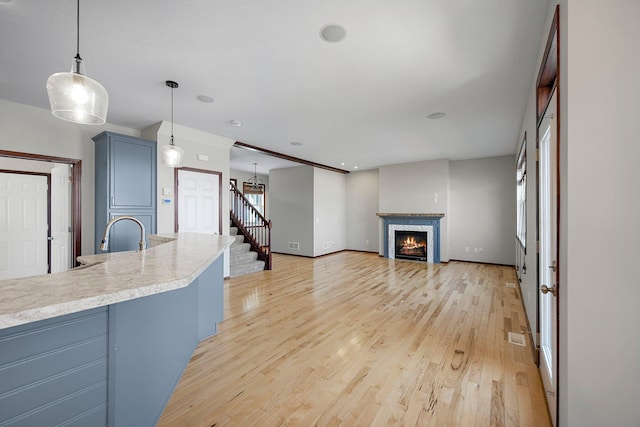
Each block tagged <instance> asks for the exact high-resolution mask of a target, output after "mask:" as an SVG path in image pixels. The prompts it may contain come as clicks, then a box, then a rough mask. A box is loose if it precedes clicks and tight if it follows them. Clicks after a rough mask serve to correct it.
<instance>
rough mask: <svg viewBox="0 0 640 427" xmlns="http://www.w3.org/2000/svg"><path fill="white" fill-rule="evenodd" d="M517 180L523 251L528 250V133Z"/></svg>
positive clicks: (520, 158)
mask: <svg viewBox="0 0 640 427" xmlns="http://www.w3.org/2000/svg"><path fill="white" fill-rule="evenodd" d="M516 180H517V190H516V199H517V203H518V206H517V215H518V217H517V220H516V236H517V238H518V241H519V242H520V245H522V249H523V250H524V251H525V252H526V250H527V133H526V132H525V134H524V139H523V141H522V146H521V147H520V153H519V154H518V162H517V164H516Z"/></svg>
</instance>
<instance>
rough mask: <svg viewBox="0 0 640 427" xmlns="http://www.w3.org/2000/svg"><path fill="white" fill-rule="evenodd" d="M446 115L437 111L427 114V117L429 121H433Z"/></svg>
mask: <svg viewBox="0 0 640 427" xmlns="http://www.w3.org/2000/svg"><path fill="white" fill-rule="evenodd" d="M446 115H447V113H443V112H442V111H438V112H437V113H431V114H429V115H428V116H427V117H428V118H430V119H431V120H435V119H441V118H443V117H444V116H446Z"/></svg>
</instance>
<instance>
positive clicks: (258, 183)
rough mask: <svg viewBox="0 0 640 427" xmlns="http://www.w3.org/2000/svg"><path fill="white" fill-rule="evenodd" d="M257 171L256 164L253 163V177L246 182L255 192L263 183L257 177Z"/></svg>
mask: <svg viewBox="0 0 640 427" xmlns="http://www.w3.org/2000/svg"><path fill="white" fill-rule="evenodd" d="M257 169H258V164H257V163H254V164H253V176H252V177H251V178H249V179H248V180H247V182H248V183H249V184H251V187H252V188H253V189H256V190H257V189H259V188H261V187H262V186H263V185H264V181H263V180H262V178H260V177H259V176H258V172H257Z"/></svg>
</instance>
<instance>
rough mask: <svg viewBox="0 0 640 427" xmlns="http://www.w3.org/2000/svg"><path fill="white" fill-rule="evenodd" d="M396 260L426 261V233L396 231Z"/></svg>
mask: <svg viewBox="0 0 640 427" xmlns="http://www.w3.org/2000/svg"><path fill="white" fill-rule="evenodd" d="M395 234H396V236H395V237H396V258H399V259H410V260H414V261H425V262H426V261H427V232H426V231H400V230H396V233H395Z"/></svg>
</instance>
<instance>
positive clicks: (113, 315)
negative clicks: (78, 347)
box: [108, 282, 198, 427]
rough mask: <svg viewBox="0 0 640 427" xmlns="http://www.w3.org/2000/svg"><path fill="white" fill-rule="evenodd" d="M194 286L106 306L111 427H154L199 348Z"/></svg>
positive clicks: (196, 291)
mask: <svg viewBox="0 0 640 427" xmlns="http://www.w3.org/2000/svg"><path fill="white" fill-rule="evenodd" d="M197 296H198V286H197V283H195V282H194V283H192V284H191V285H190V286H188V287H186V288H182V289H177V290H174V291H171V292H165V293H162V294H157V295H152V296H149V297H145V298H138V299H134V300H131V301H126V302H122V303H119V304H116V305H112V306H110V312H109V313H110V314H109V317H110V324H109V333H110V334H109V343H110V344H109V346H110V355H109V358H110V360H109V383H110V384H111V387H110V389H109V402H110V403H109V404H110V406H109V416H108V418H109V425H110V426H115V427H127V426H131V427H142V426H153V425H155V423H156V422H157V420H158V418H160V415H161V414H162V410H163V409H164V406H165V404H166V403H167V401H168V400H169V397H170V396H171V393H172V392H173V389H174V387H175V385H176V384H177V383H178V380H179V379H180V376H181V375H182V371H183V370H184V368H185V367H186V366H187V363H189V360H190V359H191V355H192V354H193V350H194V349H195V347H196V345H197V343H198V337H197V331H198V325H197V321H198V304H197Z"/></svg>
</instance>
